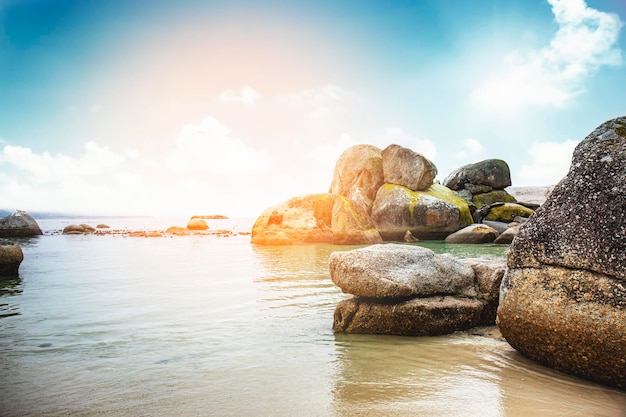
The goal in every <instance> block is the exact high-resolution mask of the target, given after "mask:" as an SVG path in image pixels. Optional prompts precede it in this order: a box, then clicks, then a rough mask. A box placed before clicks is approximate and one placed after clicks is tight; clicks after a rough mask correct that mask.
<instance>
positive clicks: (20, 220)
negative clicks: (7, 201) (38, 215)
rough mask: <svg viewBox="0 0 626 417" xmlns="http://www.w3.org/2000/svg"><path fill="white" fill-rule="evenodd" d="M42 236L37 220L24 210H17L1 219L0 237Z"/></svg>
mask: <svg viewBox="0 0 626 417" xmlns="http://www.w3.org/2000/svg"><path fill="white" fill-rule="evenodd" d="M42 234H43V233H42V232H41V229H40V228H39V225H38V224H37V222H36V221H35V219H33V218H32V217H31V216H30V215H29V214H28V213H26V212H25V211H23V210H15V211H14V212H13V213H11V214H9V215H8V216H6V217H3V218H2V219H0V237H28V236H39V235H42Z"/></svg>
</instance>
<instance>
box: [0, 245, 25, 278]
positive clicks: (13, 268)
mask: <svg viewBox="0 0 626 417" xmlns="http://www.w3.org/2000/svg"><path fill="white" fill-rule="evenodd" d="M23 260H24V253H23V252H22V248H20V246H19V245H17V244H15V243H14V242H11V241H10V240H6V239H0V276H2V277H14V276H17V275H18V270H19V267H20V264H21V263H22V261H23Z"/></svg>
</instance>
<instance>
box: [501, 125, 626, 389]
mask: <svg viewBox="0 0 626 417" xmlns="http://www.w3.org/2000/svg"><path fill="white" fill-rule="evenodd" d="M624 178H626V117H621V118H618V119H614V120H610V121H608V122H606V123H604V124H602V125H601V126H599V127H598V128H597V129H596V130H594V131H593V132H592V133H591V134H590V135H589V136H587V137H586V138H585V139H584V140H583V141H582V142H581V143H579V144H578V146H577V147H576V149H575V151H574V154H573V158H572V165H571V167H570V170H569V173H568V174H567V176H566V177H565V178H564V179H563V180H561V182H559V184H557V185H556V186H555V188H554V190H553V191H552V193H551V194H550V196H549V197H548V199H547V200H546V202H545V203H544V204H543V205H542V206H541V207H540V208H539V209H538V210H537V211H536V212H535V214H534V215H533V216H532V217H531V218H530V219H529V220H528V221H527V222H526V223H525V224H524V225H523V226H521V227H520V230H519V232H518V234H517V236H516V237H515V239H514V240H513V243H512V244H511V249H510V251H509V255H508V261H507V263H508V270H507V272H506V275H505V277H504V279H503V282H502V287H501V300H500V306H499V307H498V326H499V328H500V330H501V332H502V335H503V336H504V337H505V338H506V340H507V341H508V342H509V343H510V344H511V346H513V347H514V348H515V349H517V350H518V351H519V352H520V353H522V354H523V355H525V356H527V357H529V358H531V359H534V360H536V361H538V362H540V363H543V364H545V365H548V366H551V367H553V368H556V369H559V370H561V371H564V372H567V373H571V374H573V375H577V376H580V377H583V378H588V379H591V380H594V381H597V382H601V383H604V384H608V385H611V386H615V387H618V388H621V389H626V182H625V181H624Z"/></svg>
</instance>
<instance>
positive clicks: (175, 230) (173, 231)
mask: <svg viewBox="0 0 626 417" xmlns="http://www.w3.org/2000/svg"><path fill="white" fill-rule="evenodd" d="M165 233H166V234H168V235H174V236H188V235H189V234H190V232H189V229H185V228H183V227H179V226H172V227H168V228H167V230H165Z"/></svg>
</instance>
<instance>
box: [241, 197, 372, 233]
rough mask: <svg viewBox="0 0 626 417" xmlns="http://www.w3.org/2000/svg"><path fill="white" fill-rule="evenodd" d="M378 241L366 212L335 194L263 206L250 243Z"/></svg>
mask: <svg viewBox="0 0 626 417" xmlns="http://www.w3.org/2000/svg"><path fill="white" fill-rule="evenodd" d="M379 242H382V239H381V237H380V235H379V233H378V231H377V230H376V228H375V227H374V225H373V224H372V223H371V221H370V219H369V216H367V214H366V213H364V212H362V211H360V210H359V209H358V208H357V207H354V206H353V205H352V204H351V202H350V200H348V199H346V198H344V197H341V196H338V195H335V194H311V195H307V196H304V197H296V198H293V199H291V200H288V201H286V202H285V203H283V204H280V205H278V206H276V207H271V208H269V209H267V210H265V212H263V213H262V214H261V215H260V216H259V217H258V218H257V220H256V221H255V223H254V226H253V227H252V243H256V244H262V245H292V244H303V243H334V244H369V243H379Z"/></svg>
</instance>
